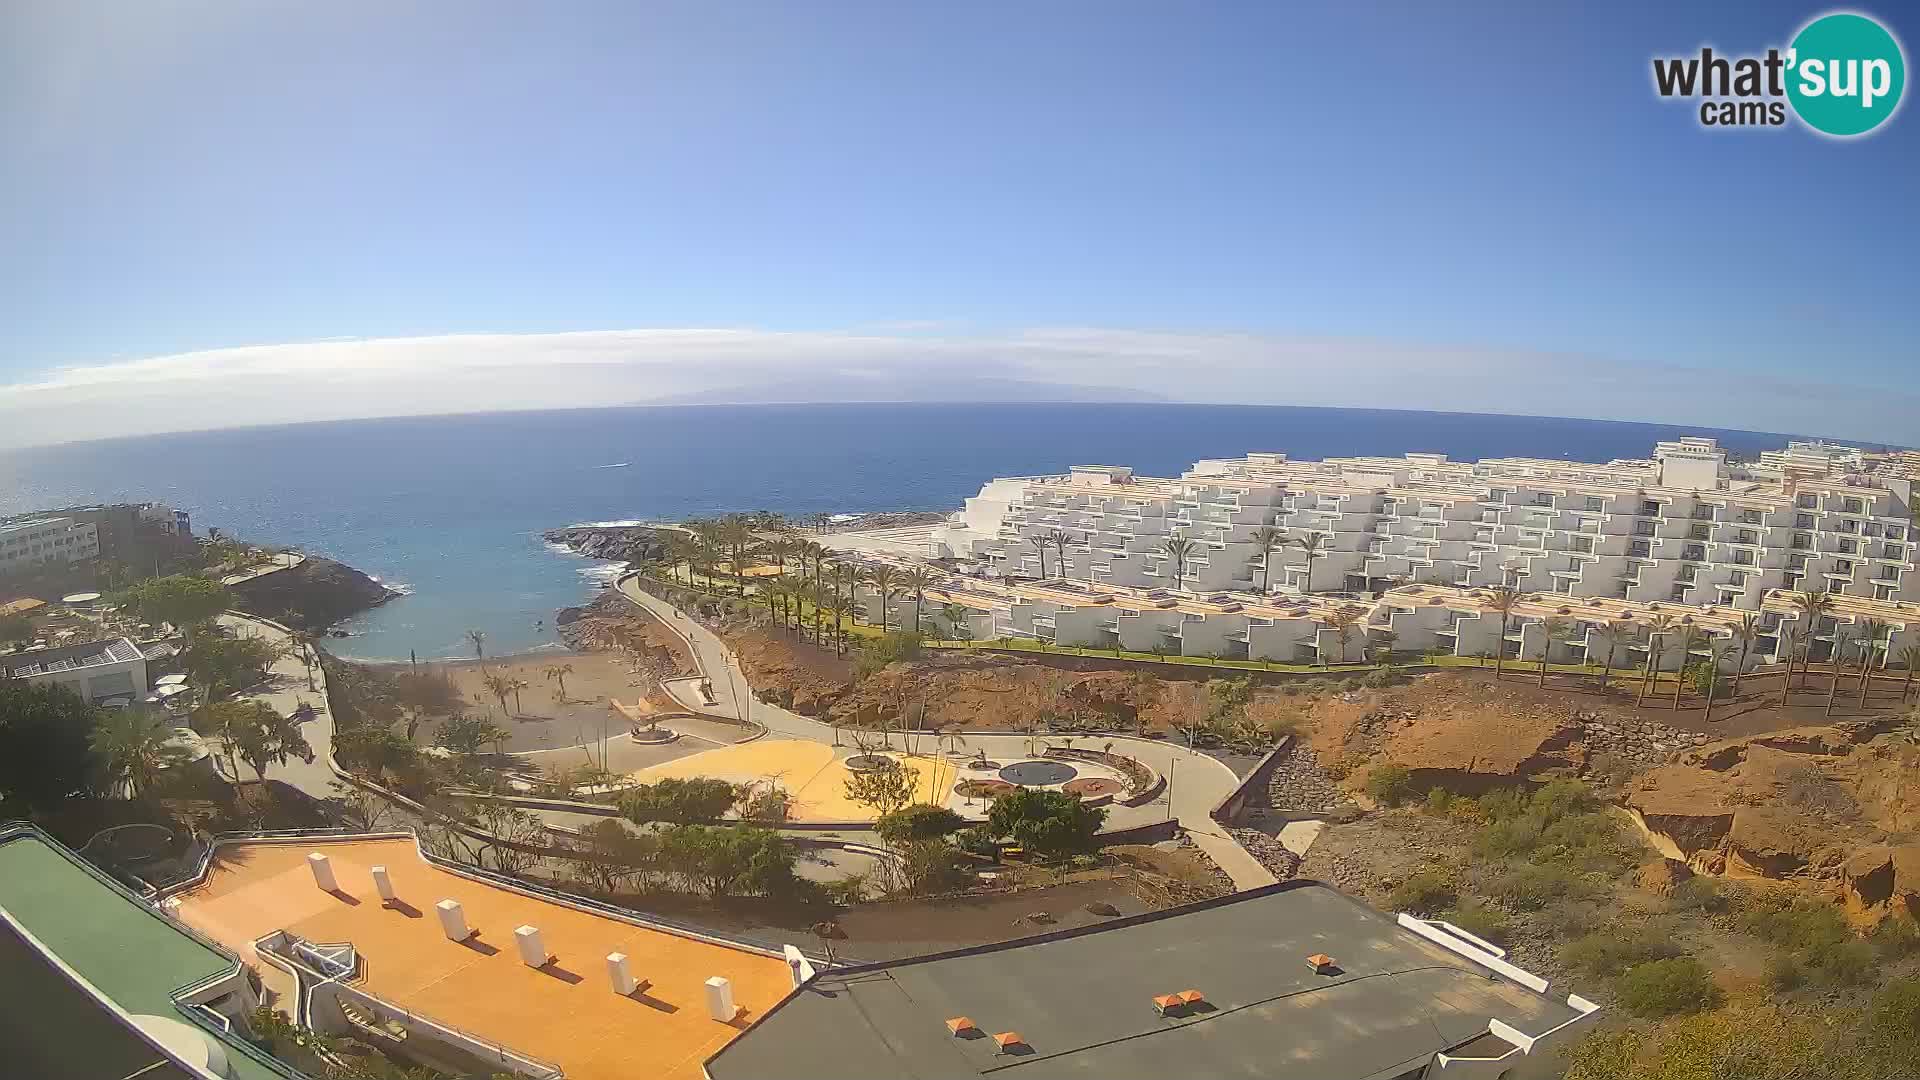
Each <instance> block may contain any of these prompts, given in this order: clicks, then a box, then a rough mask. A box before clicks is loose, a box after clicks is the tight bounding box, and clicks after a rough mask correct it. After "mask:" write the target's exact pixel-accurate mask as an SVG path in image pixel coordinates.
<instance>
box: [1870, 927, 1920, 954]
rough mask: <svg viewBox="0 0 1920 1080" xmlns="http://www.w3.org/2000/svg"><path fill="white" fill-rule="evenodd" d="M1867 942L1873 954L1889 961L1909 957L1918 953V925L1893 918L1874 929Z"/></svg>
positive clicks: (1919, 930) (1919, 946)
mask: <svg viewBox="0 0 1920 1080" xmlns="http://www.w3.org/2000/svg"><path fill="white" fill-rule="evenodd" d="M1868 940H1870V941H1872V942H1873V948H1874V951H1875V952H1878V953H1879V954H1880V955H1881V956H1883V957H1886V958H1887V959H1889V960H1897V959H1900V958H1901V957H1906V956H1911V955H1913V954H1914V953H1916V952H1920V923H1915V922H1914V921H1913V920H1912V919H1903V918H1900V917H1898V916H1895V917H1894V918H1891V919H1887V920H1886V921H1884V922H1882V923H1881V924H1880V925H1879V926H1877V927H1875V928H1874V931H1873V936H1872V937H1871V938H1870V939H1868Z"/></svg>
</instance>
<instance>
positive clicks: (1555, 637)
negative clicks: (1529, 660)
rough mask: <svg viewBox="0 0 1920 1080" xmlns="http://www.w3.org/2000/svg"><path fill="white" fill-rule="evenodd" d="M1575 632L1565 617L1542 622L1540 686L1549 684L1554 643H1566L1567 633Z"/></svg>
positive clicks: (1543, 686)
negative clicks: (1548, 672) (1549, 669)
mask: <svg viewBox="0 0 1920 1080" xmlns="http://www.w3.org/2000/svg"><path fill="white" fill-rule="evenodd" d="M1572 632H1573V627H1571V626H1569V625H1568V624H1567V623H1566V621H1565V620H1563V619H1548V620H1546V621H1545V622H1542V623H1541V624H1540V686H1541V687H1542V688H1543V689H1544V688H1545V687H1546V685H1547V663H1548V662H1549V661H1550V660H1551V659H1552V657H1553V643H1554V642H1556V641H1558V642H1562V643H1564V642H1565V641H1566V640H1567V635H1568V634H1571V633H1572Z"/></svg>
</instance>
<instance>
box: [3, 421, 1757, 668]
mask: <svg viewBox="0 0 1920 1080" xmlns="http://www.w3.org/2000/svg"><path fill="white" fill-rule="evenodd" d="M1683 434H1701V435H1713V436H1717V437H1718V438H1719V439H1720V440H1721V442H1722V443H1723V444H1725V445H1727V446H1728V447H1730V448H1732V449H1734V450H1736V451H1743V452H1748V453H1751V452H1753V451H1756V450H1761V449H1767V448H1770V447H1775V446H1779V445H1781V444H1782V443H1783V442H1784V441H1785V439H1786V436H1784V435H1770V434H1763V433H1756V432H1741V431H1716V430H1712V429H1701V428H1684V429H1683V428H1677V427H1668V426H1663V425H1654V424H1627V423H1614V422H1608V421H1595V420H1569V419H1552V418H1539V417H1513V416H1490V415H1473V414H1461V413H1426V412H1399V411H1387V410H1369V409H1319V408H1295V407H1275V406H1244V407H1243V406H1219V405H1163V404H1145V405H1134V404H1127V405H1091V404H1089V405H791V406H785V405H750V406H682V407H674V408H646V407H636V408H609V409H590V410H564V411H550V412H524V413H492V414H481V415H469V416H439V417H424V418H403V419H386V420H354V421H340V422H332V423H316V424H299V425H292V426H283V427H265V428H245V429H238V430H227V431H213V432H198V433H192V434H181V435H159V436H148V437H140V438H129V439H113V440H104V441H97V442H86V443H73V444H67V445H63V446H55V447H41V448H35V449H30V450H21V451H14V452H10V453H5V454H0V513H14V512H19V511H24V510H30V509H35V508H40V507H48V506H70V505H76V504H80V503H87V502H102V501H105V502H113V501H144V500H160V501H163V502H167V503H171V504H172V505H174V506H176V507H179V508H183V509H187V510H190V511H192V513H193V519H194V525H195V529H196V531H200V532H204V531H205V529H206V527H207V526H217V527H219V528H221V529H223V530H224V531H227V532H229V533H231V534H232V535H235V536H238V537H240V538H242V539H248V540H257V541H261V542H268V543H279V544H290V545H294V546H298V547H300V548H302V549H304V550H307V551H311V552H314V553H317V554H322V555H327V556H331V557H333V558H336V559H339V560H340V561H342V562H345V563H348V564H349V565H352V566H355V567H358V568H360V569H362V570H365V571H366V572H368V573H370V574H373V575H375V576H377V577H379V578H380V579H381V580H382V581H384V582H386V583H388V584H390V585H395V586H399V587H402V588H404V589H405V590H406V591H407V593H408V595H407V596H405V597H403V598H401V599H398V600H395V601H393V602H392V603H390V604H388V605H386V606H385V607H382V608H379V609H377V610H375V611H373V612H370V613H368V614H366V615H363V616H361V617H359V618H357V619H355V620H354V621H352V622H351V623H348V624H347V628H348V629H350V630H351V631H352V632H353V634H354V636H353V637H351V638H348V639H345V640H341V641H338V642H336V643H335V646H336V649H337V651H339V652H341V653H343V654H344V655H348V656H356V657H364V658H375V659H404V658H406V656H407V655H408V653H409V651H417V652H418V654H419V655H420V656H421V657H422V658H426V657H440V656H456V655H462V654H464V653H466V652H467V646H466V645H465V644H464V642H463V636H464V634H465V631H466V630H467V629H468V628H478V629H482V630H484V631H486V633H487V635H488V651H489V652H493V653H500V654H504V653H507V652H514V651H521V650H526V649H531V648H537V647H542V646H553V645H555V644H556V640H555V638H554V636H553V632H552V624H553V615H554V611H555V609H557V608H559V607H561V606H564V605H568V604H577V603H580V602H581V601H582V600H584V599H586V598H587V597H588V596H590V595H591V593H592V591H593V590H594V588H595V587H596V584H595V581H594V575H595V573H596V571H602V572H604V569H605V568H604V567H602V566H598V565H597V564H594V563H590V562H588V561H587V560H584V559H580V558H578V557H575V556H571V555H566V554H562V553H559V552H556V551H554V550H552V549H550V548H549V547H548V546H547V545H546V544H544V543H543V542H542V541H541V539H540V534H541V532H543V531H544V530H547V529H551V528H556V527H559V526H564V525H573V524H580V523H586V522H596V521H617V520H630V519H663V518H664V519H677V518H683V517H687V516H691V515H697V514H712V513H720V512H726V511H732V510H762V509H764V510H777V511H781V512H784V513H789V514H796V515H799V514H812V513H820V512H826V513H842V512H855V511H869V510H896V509H899V510H929V509H946V508H952V507H957V506H959V504H960V502H961V501H962V500H963V499H965V498H966V497H967V496H968V495H971V494H973V493H974V492H975V491H977V490H978V489H979V486H980V484H981V483H982V482H984V481H985V480H987V479H988V478H990V477H994V476H1007V475H1026V474H1032V473H1045V472H1053V471H1061V470H1064V469H1065V468H1066V467H1067V466H1069V465H1075V464H1088V463H1099V464H1115V465H1131V466H1133V467H1134V468H1135V470H1136V471H1138V472H1140V473H1142V474H1146V475H1162V476H1164V475H1174V474H1177V473H1178V472H1179V471H1180V470H1182V469H1184V468H1185V467H1186V466H1188V465H1190V464H1191V463H1192V462H1193V461H1194V460H1196V459H1198V458H1203V457H1230V456H1237V455H1239V454H1242V453H1245V452H1247V451H1249V450H1278V451H1284V452H1286V453H1287V454H1289V455H1291V456H1293V457H1295V458H1320V457H1327V456H1336V455H1351V454H1400V453H1404V452H1407V451H1410V450H1421V451H1437V452H1441V453H1446V454H1450V455H1452V456H1453V457H1455V458H1478V457H1487V456H1513V455H1524V456H1530V457H1549V458H1566V459H1571V460H1581V461H1605V460H1607V459H1609V458H1614V457H1645V456H1646V455H1647V454H1648V453H1649V452H1650V451H1651V449H1652V447H1653V443H1654V442H1655V441H1656V440H1659V439H1667V438H1674V437H1677V436H1679V435H1683ZM618 462H628V463H630V464H629V465H628V467H626V468H602V467H601V466H605V465H610V464H614V463H618ZM602 576H603V575H602ZM536 622H538V623H539V624H540V625H538V626H536Z"/></svg>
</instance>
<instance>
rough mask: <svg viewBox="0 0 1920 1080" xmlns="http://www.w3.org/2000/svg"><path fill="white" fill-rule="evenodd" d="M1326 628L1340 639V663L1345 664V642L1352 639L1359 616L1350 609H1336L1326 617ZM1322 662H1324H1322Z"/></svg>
mask: <svg viewBox="0 0 1920 1080" xmlns="http://www.w3.org/2000/svg"><path fill="white" fill-rule="evenodd" d="M1326 622H1327V627H1328V628H1329V629H1331V630H1332V631H1333V632H1334V636H1336V637H1337V638H1339V639H1340V662H1341V663H1343V664H1344V663H1346V662H1347V642H1348V641H1350V640H1352V639H1353V631H1354V628H1355V627H1356V626H1358V625H1359V623H1360V616H1359V614H1358V613H1357V612H1355V611H1354V610H1353V609H1352V608H1350V607H1341V608H1336V609H1335V610H1333V611H1331V612H1329V613H1328V614H1327V615H1326ZM1323 662H1324V660H1323Z"/></svg>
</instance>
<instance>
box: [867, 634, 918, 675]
mask: <svg viewBox="0 0 1920 1080" xmlns="http://www.w3.org/2000/svg"><path fill="white" fill-rule="evenodd" d="M918 659H920V635H919V634H916V633H914V632H913V631H911V630H889V631H887V632H886V633H884V634H882V635H880V636H879V637H877V638H874V639H873V640H872V641H869V642H867V643H866V644H865V645H864V646H862V647H861V649H860V657H859V659H858V660H856V661H855V662H854V671H855V674H857V675H858V676H859V677H860V678H866V677H867V676H868V675H871V674H873V673H874V672H876V671H879V670H880V669H881V668H883V667H886V666H887V665H888V664H891V663H893V662H895V661H898V660H918Z"/></svg>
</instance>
